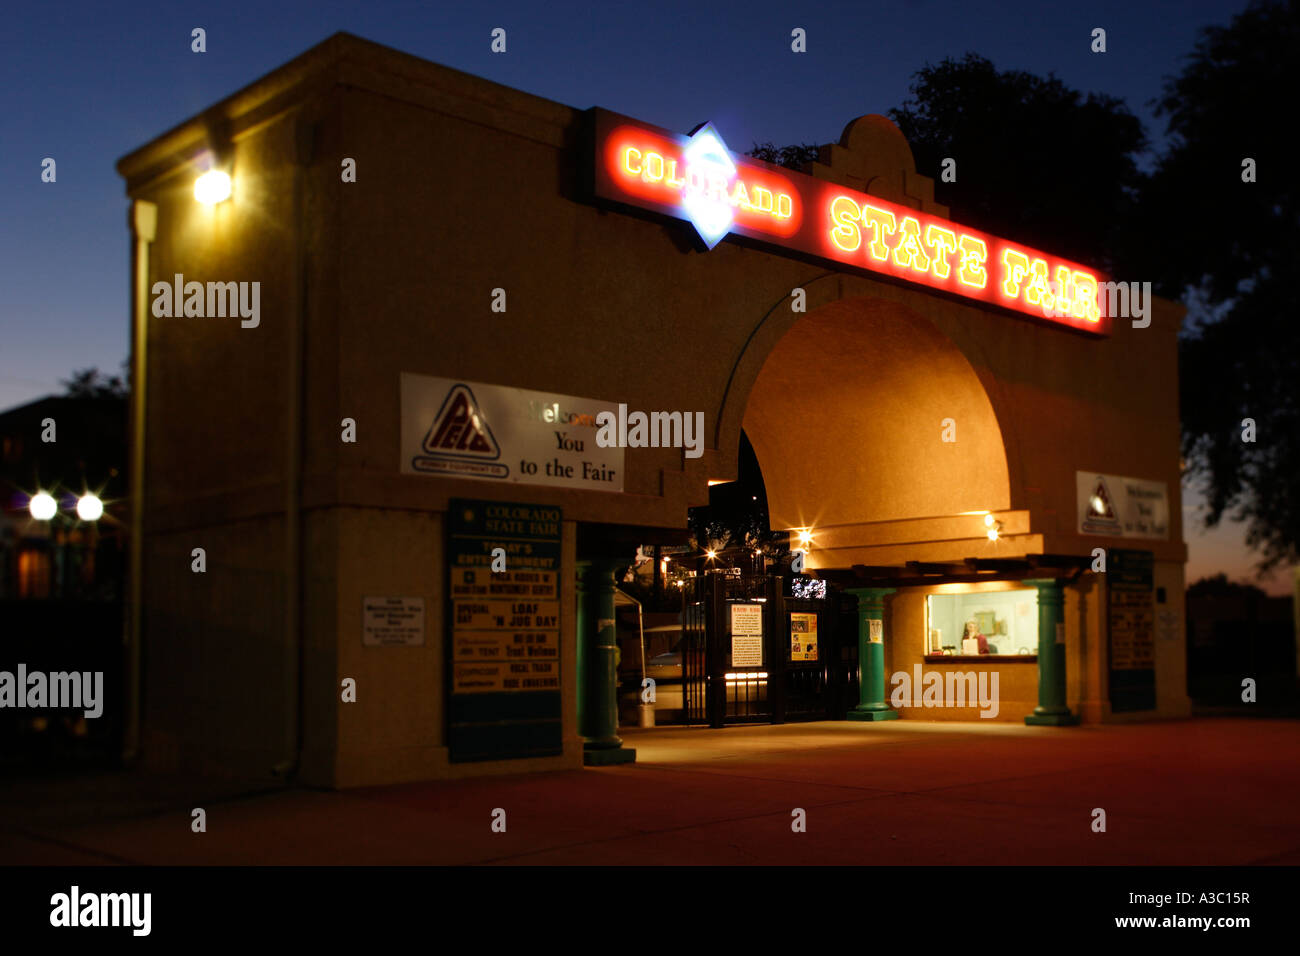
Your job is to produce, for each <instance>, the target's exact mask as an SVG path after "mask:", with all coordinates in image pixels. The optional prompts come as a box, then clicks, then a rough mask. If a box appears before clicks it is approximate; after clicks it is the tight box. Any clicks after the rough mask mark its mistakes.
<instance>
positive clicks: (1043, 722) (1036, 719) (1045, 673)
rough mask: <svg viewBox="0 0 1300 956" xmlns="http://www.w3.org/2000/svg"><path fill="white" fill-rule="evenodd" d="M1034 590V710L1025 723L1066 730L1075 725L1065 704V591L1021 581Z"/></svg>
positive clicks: (1055, 582)
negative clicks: (1035, 671)
mask: <svg viewBox="0 0 1300 956" xmlns="http://www.w3.org/2000/svg"><path fill="white" fill-rule="evenodd" d="M1022 583H1023V584H1028V585H1031V586H1033V587H1035V588H1037V589H1038V706H1037V707H1035V708H1034V712H1033V713H1032V714H1029V715H1027V716H1026V717H1025V723H1027V724H1032V725H1038V726H1048V727H1068V726H1071V725H1073V724H1077V723H1078V722H1079V715H1078V714H1072V713H1070V708H1069V706H1068V705H1067V704H1066V702H1065V589H1064V588H1063V587H1062V585H1061V582H1060V580H1059V579H1057V578H1037V579H1035V580H1032V581H1024V582H1022Z"/></svg>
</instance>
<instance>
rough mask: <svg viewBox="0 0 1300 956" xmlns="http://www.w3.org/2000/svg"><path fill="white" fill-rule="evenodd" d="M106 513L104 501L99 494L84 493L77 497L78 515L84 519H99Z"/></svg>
mask: <svg viewBox="0 0 1300 956" xmlns="http://www.w3.org/2000/svg"><path fill="white" fill-rule="evenodd" d="M103 515H104V502H102V501H100V500H99V497H98V496H97V495H82V496H81V497H80V498H78V499H77V517H78V518H80V519H81V520H82V521H98V520H99V519H100V518H101V517H103Z"/></svg>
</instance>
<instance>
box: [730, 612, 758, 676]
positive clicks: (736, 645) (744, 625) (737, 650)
mask: <svg viewBox="0 0 1300 956" xmlns="http://www.w3.org/2000/svg"><path fill="white" fill-rule="evenodd" d="M731 666H732V667H762V666H763V605H761V604H732V605H731Z"/></svg>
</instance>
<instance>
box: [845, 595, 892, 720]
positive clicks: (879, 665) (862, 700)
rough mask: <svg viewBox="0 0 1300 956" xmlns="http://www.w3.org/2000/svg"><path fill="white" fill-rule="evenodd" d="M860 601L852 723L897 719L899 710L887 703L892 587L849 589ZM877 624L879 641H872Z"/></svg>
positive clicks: (849, 713)
mask: <svg viewBox="0 0 1300 956" xmlns="http://www.w3.org/2000/svg"><path fill="white" fill-rule="evenodd" d="M846 590H847V591H848V593H849V594H852V595H855V596H856V597H857V599H858V700H859V703H858V706H856V707H854V708H853V709H852V710H851V711H849V712H848V713H847V714H846V715H845V716H846V717H847V718H848V719H849V720H897V719H898V711H896V710H894V709H893V708H892V707H890V706H889V704H887V703H886V702H885V644H884V640H885V595H886V594H893V593H894V589H893V588H847V589H846ZM872 621H876V622H877V624H876V634H877V636H878V637H879V640H876V641H873V640H872V639H871V622H872Z"/></svg>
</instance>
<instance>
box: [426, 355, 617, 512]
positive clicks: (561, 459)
mask: <svg viewBox="0 0 1300 956" xmlns="http://www.w3.org/2000/svg"><path fill="white" fill-rule="evenodd" d="M401 390H402V436H401V450H402V460H401V472H402V474H404V475H428V476H431V477H442V478H472V479H475V480H478V481H495V482H499V483H505V484H522V485H550V486H554V487H562V488H582V489H584V490H587V491H622V490H623V449H622V448H618V447H610V448H602V447H600V446H599V445H597V444H596V431H597V428H596V416H597V415H598V414H599V413H601V412H610V413H612V414H615V415H617V413H618V406H617V405H615V404H613V403H611V402H600V401H596V400H595V399H591V398H575V397H574V396H572V395H559V394H556V393H554V392H534V391H530V390H529V389H523V388H510V387H507V386H504V385H486V384H484V383H482V382H470V381H466V380H464V379H453V378H434V377H432V376H428V375H413V374H411V373H409V372H403V373H402V378H401Z"/></svg>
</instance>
